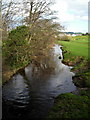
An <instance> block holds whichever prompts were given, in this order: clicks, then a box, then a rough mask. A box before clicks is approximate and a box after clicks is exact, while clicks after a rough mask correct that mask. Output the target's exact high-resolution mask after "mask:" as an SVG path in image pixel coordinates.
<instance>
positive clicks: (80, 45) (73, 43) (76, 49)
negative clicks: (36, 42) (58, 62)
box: [58, 36, 89, 59]
mask: <svg viewBox="0 0 90 120" xmlns="http://www.w3.org/2000/svg"><path fill="white" fill-rule="evenodd" d="M58 43H59V44H61V45H63V46H64V47H65V48H66V49H67V51H69V52H71V53H70V54H66V57H70V56H82V57H84V58H85V59H88V58H89V56H88V36H75V37H72V38H71V40H70V41H69V42H67V41H58Z"/></svg>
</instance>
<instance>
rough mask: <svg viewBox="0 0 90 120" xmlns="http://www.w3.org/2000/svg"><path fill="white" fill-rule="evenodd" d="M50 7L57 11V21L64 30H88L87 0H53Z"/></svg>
mask: <svg viewBox="0 0 90 120" xmlns="http://www.w3.org/2000/svg"><path fill="white" fill-rule="evenodd" d="M54 1H55V2H56V4H54V5H53V6H52V9H54V10H56V11H58V13H57V17H58V18H59V20H58V21H59V22H60V23H61V24H62V25H64V26H65V27H66V31H73V32H88V2H89V0H54Z"/></svg>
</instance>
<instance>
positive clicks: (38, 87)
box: [3, 45, 76, 120]
mask: <svg viewBox="0 0 90 120" xmlns="http://www.w3.org/2000/svg"><path fill="white" fill-rule="evenodd" d="M60 47H61V46H58V45H55V46H54V49H53V52H51V54H50V58H49V59H47V58H48V57H47V58H46V60H44V61H45V63H44V64H43V63H42V65H40V66H37V65H36V64H34V63H33V64H32V65H29V66H27V67H26V68H25V71H24V74H21V73H18V74H16V75H14V76H13V78H12V80H11V81H10V82H8V83H7V84H6V85H4V86H3V104H4V107H3V111H4V112H3V117H4V118H5V117H6V118H5V119H6V120H8V119H11V118H12V119H13V118H14V119H15V118H16V119H23V118H25V117H26V116H27V120H29V119H30V118H42V117H44V116H45V115H46V114H47V112H48V110H49V109H50V108H51V106H52V105H53V102H54V98H55V97H56V96H58V95H59V94H61V93H66V92H72V91H74V90H75V89H76V87H75V86H74V84H73V82H72V76H73V75H74V73H72V72H70V69H69V67H68V66H66V65H64V64H62V59H63V55H62V50H61V49H60ZM60 56H61V59H59V57H60ZM17 111H18V112H17ZM23 113H24V114H23Z"/></svg>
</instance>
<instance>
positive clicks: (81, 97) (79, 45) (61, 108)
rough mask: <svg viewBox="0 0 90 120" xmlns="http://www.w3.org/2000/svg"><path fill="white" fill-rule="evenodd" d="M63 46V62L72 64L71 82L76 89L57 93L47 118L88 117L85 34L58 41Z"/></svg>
mask: <svg viewBox="0 0 90 120" xmlns="http://www.w3.org/2000/svg"><path fill="white" fill-rule="evenodd" d="M58 44H61V45H62V46H63V54H64V60H63V63H64V64H66V65H69V66H73V69H72V70H71V71H72V72H74V73H75V76H74V77H73V82H74V84H75V85H76V87H77V91H74V92H72V93H65V94H61V95H59V96H58V97H57V98H56V99H55V103H54V106H53V107H52V109H51V110H50V112H49V114H48V116H47V119H48V120H50V119H54V120H55V119H60V118H62V119H67V118H68V119H78V118H80V119H83V118H84V119H90V113H89V105H90V103H89V101H90V92H89V91H90V81H89V80H90V69H89V66H88V63H89V60H90V59H89V58H88V54H87V53H86V52H85V51H88V39H87V36H76V37H73V38H72V40H71V41H69V42H67V41H58Z"/></svg>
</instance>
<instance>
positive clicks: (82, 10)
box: [7, 0, 90, 32]
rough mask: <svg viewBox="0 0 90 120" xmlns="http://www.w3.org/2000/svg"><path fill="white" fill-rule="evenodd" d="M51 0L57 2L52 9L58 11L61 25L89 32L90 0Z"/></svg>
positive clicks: (73, 30) (75, 30) (69, 28)
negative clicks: (89, 5)
mask: <svg viewBox="0 0 90 120" xmlns="http://www.w3.org/2000/svg"><path fill="white" fill-rule="evenodd" d="M7 1H10V0H7ZM15 1H22V0H15ZM32 1H33V0H32ZM36 1H38V0H36ZM47 1H48V0H47ZM49 1H50V0H49ZM51 1H54V2H55V3H56V4H54V5H53V6H52V10H55V11H58V13H57V17H58V18H59V19H58V22H60V23H61V25H63V26H65V28H66V31H70V32H88V2H89V1H90V0H51Z"/></svg>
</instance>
